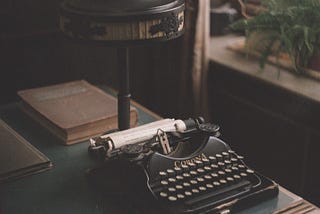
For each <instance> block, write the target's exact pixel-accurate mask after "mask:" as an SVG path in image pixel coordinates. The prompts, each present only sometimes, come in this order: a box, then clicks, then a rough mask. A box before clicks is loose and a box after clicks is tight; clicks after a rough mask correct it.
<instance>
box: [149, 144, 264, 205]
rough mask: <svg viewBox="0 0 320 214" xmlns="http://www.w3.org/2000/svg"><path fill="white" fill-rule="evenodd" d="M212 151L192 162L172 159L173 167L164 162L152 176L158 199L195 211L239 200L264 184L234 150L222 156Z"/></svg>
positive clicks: (200, 153)
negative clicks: (241, 196)
mask: <svg viewBox="0 0 320 214" xmlns="http://www.w3.org/2000/svg"><path fill="white" fill-rule="evenodd" d="M211 149H212V148H211ZM211 149H205V150H204V151H206V152H204V151H202V152H199V155H197V156H194V157H193V158H191V159H175V160H171V161H169V162H171V164H168V163H169V162H167V163H164V161H162V163H164V164H162V167H161V166H158V170H157V172H153V173H151V175H150V176H149V177H150V179H149V189H150V190H151V192H152V193H153V195H154V197H155V198H156V199H158V200H160V201H162V202H164V203H169V204H177V203H179V202H180V203H179V204H183V205H184V206H186V207H188V209H192V210H194V209H201V208H202V207H203V206H209V205H210V206H214V205H217V204H219V203H221V202H222V201H226V200H231V199H233V198H235V197H239V195H241V194H244V193H246V192H248V191H250V190H251V188H253V187H254V186H258V185H259V184H260V182H261V180H260V178H259V177H258V176H257V175H256V174H255V172H254V171H253V170H252V169H250V168H248V167H247V166H246V165H245V164H244V162H243V157H242V156H239V155H237V154H236V153H235V152H234V151H232V150H230V149H227V150H224V151H222V152H218V153H214V151H212V150H211ZM210 150H211V152H210ZM220 151H221V149H220ZM158 158H159V159H161V158H164V157H161V156H159V157H158ZM151 164H152V163H151ZM163 166H167V167H163ZM168 166H171V167H168Z"/></svg>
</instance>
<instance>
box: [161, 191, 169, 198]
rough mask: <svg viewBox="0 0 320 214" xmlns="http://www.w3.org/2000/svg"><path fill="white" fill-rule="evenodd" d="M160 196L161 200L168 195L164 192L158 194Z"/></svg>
mask: <svg viewBox="0 0 320 214" xmlns="http://www.w3.org/2000/svg"><path fill="white" fill-rule="evenodd" d="M160 196H161V197H162V198H166V197H168V194H167V193H166V192H160Z"/></svg>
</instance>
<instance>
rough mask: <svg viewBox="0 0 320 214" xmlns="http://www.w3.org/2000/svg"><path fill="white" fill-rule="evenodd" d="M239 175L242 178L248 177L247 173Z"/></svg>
mask: <svg viewBox="0 0 320 214" xmlns="http://www.w3.org/2000/svg"><path fill="white" fill-rule="evenodd" d="M240 175H241V176H242V177H247V176H248V174H247V173H244V172H241V173H240Z"/></svg>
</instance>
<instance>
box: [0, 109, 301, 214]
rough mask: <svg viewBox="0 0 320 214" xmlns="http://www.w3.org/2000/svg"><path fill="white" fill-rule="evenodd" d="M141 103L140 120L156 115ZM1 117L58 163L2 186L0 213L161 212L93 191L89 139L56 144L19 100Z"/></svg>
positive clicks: (276, 203)
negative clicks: (88, 177) (89, 176)
mask: <svg viewBox="0 0 320 214" xmlns="http://www.w3.org/2000/svg"><path fill="white" fill-rule="evenodd" d="M137 107H138V109H139V114H140V122H141V124H142V123H146V122H150V121H154V120H157V119H158V117H157V116H156V115H154V114H152V113H151V112H149V111H147V110H146V109H144V108H140V106H137ZM0 117H1V118H2V119H3V120H4V121H6V122H7V123H8V124H9V125H10V126H11V127H13V128H14V129H15V130H16V131H17V132H18V133H20V134H21V135H22V136H23V137H24V138H26V139H27V140H28V141H29V142H31V143H32V144H33V145H34V146H35V147H37V148H38V149H39V150H40V151H41V152H43V153H44V154H45V155H46V156H48V157H49V158H50V159H51V160H52V162H53V163H54V168H53V169H51V170H48V171H46V172H42V173H39V174H35V175H32V176H28V177H24V178H22V179H19V180H16V181H12V182H9V183H6V184H3V185H2V186H1V189H0V200H1V201H0V213H10V214H11V213H42V214H45V213H55V214H56V213H77V214H79V213H110V214H118V213H121V214H124V213H130V214H131V213H137V214H138V213H139V214H141V213H148V214H150V213H159V211H157V210H154V209H152V207H151V208H150V207H145V206H143V207H140V206H137V204H134V203H132V201H131V200H130V199H128V198H122V199H121V200H119V199H114V198H106V197H105V196H103V195H102V194H100V193H97V192H95V191H94V190H93V189H92V188H91V187H90V186H89V184H88V183H87V181H86V179H85V171H86V170H87V169H89V168H92V167H95V166H96V163H95V162H94V161H93V160H91V159H90V158H89V156H88V152H87V148H88V143H87V142H84V143H79V144H75V145H72V146H63V145H60V144H58V143H57V142H56V138H55V137H54V136H52V135H51V134H50V133H49V132H48V131H46V130H44V129H43V128H42V127H40V126H38V125H37V124H36V123H34V122H33V121H32V120H31V119H30V118H28V116H26V115H25V114H23V112H22V111H21V110H19V108H18V105H17V104H16V103H14V104H9V105H6V106H3V107H2V108H0ZM299 200H301V198H299V197H298V196H296V195H293V194H291V193H289V192H288V191H286V190H284V189H282V188H281V189H280V193H279V196H278V197H276V198H273V199H270V200H267V201H265V202H263V203H261V204H259V205H257V206H255V207H251V208H249V209H247V210H245V211H243V212H242V213H261V214H262V213H270V212H272V211H274V210H276V209H281V208H284V207H286V206H288V205H289V204H291V203H293V202H296V201H299ZM159 214H160V213H159Z"/></svg>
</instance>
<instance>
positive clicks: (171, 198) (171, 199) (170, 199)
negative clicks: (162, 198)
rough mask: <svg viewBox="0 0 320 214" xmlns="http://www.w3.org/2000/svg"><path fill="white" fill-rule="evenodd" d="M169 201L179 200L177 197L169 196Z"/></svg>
mask: <svg viewBox="0 0 320 214" xmlns="http://www.w3.org/2000/svg"><path fill="white" fill-rule="evenodd" d="M168 199H169V201H176V200H177V198H176V197H175V196H169V197H168Z"/></svg>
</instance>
